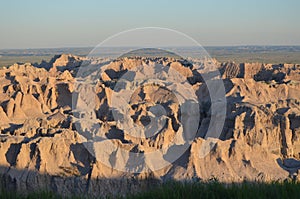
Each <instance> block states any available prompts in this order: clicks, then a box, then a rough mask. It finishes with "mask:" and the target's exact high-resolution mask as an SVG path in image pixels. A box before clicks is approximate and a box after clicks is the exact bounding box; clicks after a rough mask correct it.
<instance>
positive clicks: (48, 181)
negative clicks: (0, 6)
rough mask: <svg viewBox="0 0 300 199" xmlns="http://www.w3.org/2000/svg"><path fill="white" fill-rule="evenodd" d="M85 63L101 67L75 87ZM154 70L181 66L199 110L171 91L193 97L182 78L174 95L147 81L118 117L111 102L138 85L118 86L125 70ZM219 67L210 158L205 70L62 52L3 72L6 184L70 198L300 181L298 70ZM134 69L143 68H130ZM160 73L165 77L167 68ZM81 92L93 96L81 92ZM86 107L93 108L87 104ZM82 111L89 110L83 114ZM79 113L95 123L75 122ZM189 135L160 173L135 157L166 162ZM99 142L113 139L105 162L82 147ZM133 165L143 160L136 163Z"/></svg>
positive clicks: (1, 151) (0, 158) (0, 126)
mask: <svg viewBox="0 0 300 199" xmlns="http://www.w3.org/2000/svg"><path fill="white" fill-rule="evenodd" d="M82 64H83V65H89V64H94V65H95V67H97V64H99V65H101V70H99V71H96V78H95V79H96V80H97V81H95V82H93V83H94V84H93V87H90V86H84V85H82V86H80V87H76V82H77V75H78V72H79V67H80V66H82ZM154 64H160V65H161V66H162V67H168V68H169V69H172V70H176V71H177V72H178V74H179V76H181V77H182V78H183V79H186V83H187V84H189V87H190V88H191V89H192V91H194V94H195V96H196V98H197V100H198V104H199V106H198V107H197V109H193V108H192V109H182V106H183V105H182V103H180V98H179V97H178V96H177V95H176V94H174V92H173V90H172V89H175V90H177V91H179V93H184V94H186V92H188V91H187V90H185V89H183V87H180V84H182V82H179V81H178V82H172V84H170V85H169V88H172V89H169V88H168V87H167V88H166V87H163V86H162V85H159V84H155V83H153V82H152V83H151V82H149V83H148V84H145V85H143V86H141V87H138V88H136V89H134V91H133V92H132V93H131V95H130V96H129V97H128V99H129V100H128V102H126V103H128V106H127V108H126V110H124V111H123V112H122V111H120V110H119V111H118V112H116V111H115V112H114V110H113V109H112V108H111V107H112V106H113V105H114V103H115V102H114V101H113V97H112V96H118V93H121V92H122V89H125V90H126V89H129V90H130V88H131V87H132V82H130V81H124V82H121V83H120V84H118V82H120V81H119V80H120V79H121V78H122V77H124V75H125V74H127V73H128V71H131V75H132V77H142V76H145V75H147V74H149V73H150V72H151V71H150V72H149V71H148V69H147V66H151V65H154ZM216 64H217V66H218V70H219V71H220V77H221V78H222V79H223V84H224V88H225V92H226V93H225V94H226V96H225V97H226V105H225V106H226V118H225V123H224V124H223V130H222V132H221V134H220V136H218V139H215V142H216V143H215V145H214V147H212V149H211V151H210V152H209V153H208V154H206V155H205V156H204V157H203V156H201V150H200V149H201V147H202V146H203V145H205V144H206V143H208V142H210V141H209V139H207V136H206V135H208V134H209V133H210V132H208V126H209V123H210V120H211V118H212V114H213V112H212V111H211V100H210V98H209V96H210V95H209V91H208V90H207V85H206V82H205V81H204V80H203V78H202V75H205V73H206V71H205V70H203V71H198V72H197V73H196V72H195V69H194V68H195V67H194V66H193V64H191V63H189V62H187V61H183V60H180V59H179V58H166V57H163V58H145V57H135V58H126V57H125V58H120V59H118V60H114V61H109V60H89V59H87V58H83V57H78V56H73V55H59V56H55V57H54V58H53V59H52V60H51V61H50V62H49V63H47V64H45V63H44V65H43V66H39V67H37V66H33V65H31V64H14V65H12V66H10V67H8V68H3V69H1V70H0V88H1V90H0V132H1V137H0V140H1V142H0V172H1V178H2V179H1V181H2V182H3V183H4V186H7V187H8V188H14V189H17V190H27V191H28V190H29V191H30V190H36V189H40V188H45V187H46V188H48V189H50V190H54V191H57V192H59V193H64V194H68V193H85V192H86V191H88V192H90V193H92V194H94V195H98V194H102V195H106V194H119V193H125V192H126V191H130V192H132V191H136V190H140V189H143V187H146V186H147V185H149V183H152V182H153V183H158V182H161V181H166V180H169V179H176V180H194V179H199V180H209V179H211V178H217V179H219V180H220V181H222V182H232V181H236V182H240V181H243V180H249V181H254V180H261V181H273V180H283V179H286V178H295V179H297V178H299V175H298V173H299V169H300V162H299V160H300V139H299V136H300V105H299V103H300V66H299V65H294V64H292V65H291V64H282V65H272V64H261V63H254V64H250V63H242V64H236V63H216ZM138 66H143V67H144V69H145V68H146V69H145V70H144V71H137V70H133V69H134V68H135V67H138ZM86 67H88V66H86ZM149 70H150V69H149ZM159 75H160V76H159V77H161V78H168V77H169V76H168V75H169V73H164V72H163V71H162V72H161V73H160V74H159ZM95 79H94V80H95ZM116 85H118V86H119V87H118V89H119V90H118V89H116ZM89 89H91V90H89ZM80 91H84V92H83V93H89V92H92V93H94V94H95V96H89V95H82V92H80ZM124 95H125V94H124ZM124 95H122V96H124ZM87 101H88V102H91V104H92V106H90V105H89V104H87V105H86V102H87ZM74 104H75V107H74ZM77 105H80V106H79V107H83V106H84V105H86V109H85V111H86V113H85V115H84V116H82V114H83V112H82V110H77V109H76V106H77ZM91 107H92V108H91ZM189 107H192V106H189ZM198 109H199V111H198ZM185 110H188V111H189V113H190V114H192V113H193V110H197V111H198V112H197V114H198V115H199V121H198V123H199V124H197V126H199V127H198V128H197V129H196V132H189V129H191V128H187V127H184V125H182V124H183V122H184V121H183V120H184V117H183V115H184V114H185V112H184V111H185ZM124 113H126V114H125V116H124ZM118 114H119V115H121V116H119V115H118ZM197 114H195V115H197ZM122 116H124V118H122ZM81 117H84V118H91V120H87V121H83V120H82V121H79V119H80V118H81ZM116 117H118V119H119V120H120V121H121V120H122V119H124V120H125V119H127V120H128V123H126V122H125V123H122V124H120V123H119V122H118V121H116V120H118V119H116ZM153 118H155V119H157V120H153ZM188 119H193V118H188ZM91 121H92V124H97V125H98V130H97V131H95V132H91V131H90V129H91ZM195 121H196V120H195ZM159 122H161V123H159ZM129 124H130V125H132V126H130V125H129ZM137 126H138V127H140V128H139V129H148V131H147V133H148V134H147V133H145V132H144V131H143V132H142V133H144V135H143V136H141V135H140V134H138V135H139V136H137V134H135V133H136V132H134V131H133V130H132V129H133V128H135V127H137ZM157 129H159V131H158V132H155V130H157ZM189 133H191V134H192V133H194V136H193V138H192V141H191V142H190V143H189V144H190V145H189V146H188V147H187V148H186V150H185V151H184V153H182V154H179V155H178V156H177V157H176V158H175V159H174V160H175V161H170V164H167V165H166V166H165V167H162V168H160V169H153V168H156V167H155V165H152V164H153V162H151V161H150V160H149V159H147V158H148V157H147V156H145V158H144V159H140V158H137V157H135V156H134V157H132V156H131V154H147V153H151V152H153V151H156V150H161V151H162V153H161V157H160V158H162V159H164V160H165V161H167V160H168V158H167V157H166V154H167V152H166V151H167V150H170V147H171V146H172V145H174V143H175V145H174V146H180V145H183V144H184V143H185V142H184V140H185V139H187V137H189ZM97 136H98V137H102V138H105V139H106V141H109V143H110V145H106V146H107V151H108V152H110V153H108V154H106V157H104V159H105V160H106V161H101V160H103V159H100V160H99V159H98V158H97V154H100V155H103V154H104V153H102V152H101V150H104V149H103V147H100V148H99V146H97V145H94V146H91V148H92V149H91V148H89V145H88V144H86V142H88V141H89V140H94V139H95V137H97ZM189 139H190V138H189ZM109 147H111V148H109ZM108 148H109V149H108ZM121 149H122V150H121ZM165 149H166V150H165ZM91 150H94V153H93V152H91ZM105 150H106V149H105ZM123 151H127V152H130V153H126V152H123ZM136 158H137V159H136ZM158 158H159V157H158ZM135 160H142V161H141V162H136V163H134V161H135ZM149 162H150V163H149ZM118 164H121V165H118ZM157 164H158V163H157ZM124 165H134V166H133V168H132V170H130V171H131V172H125V171H124V170H118V168H120V167H119V166H124ZM140 171H142V172H140ZM136 180H140V183H137V182H136Z"/></svg>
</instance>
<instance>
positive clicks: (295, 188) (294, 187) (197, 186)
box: [0, 181, 300, 199]
mask: <svg viewBox="0 0 300 199" xmlns="http://www.w3.org/2000/svg"><path fill="white" fill-rule="evenodd" d="M0 198H28V199H29V198H61V197H59V196H57V195H55V194H52V193H50V192H37V193H31V194H30V195H28V196H26V197H25V196H23V197H21V196H20V195H18V194H16V193H15V192H7V191H4V190H2V191H1V193H0ZM77 198H78V197H77ZM128 198H136V199H137V198H149V199H150V198H209V199H211V198H222V199H223V198H255V199H258V198H272V199H273V198H300V183H293V182H285V183H278V182H274V183H269V184H266V183H246V182H245V183H242V184H230V185H225V184H221V183H219V182H215V181H213V182H209V183H180V182H169V183H166V184H164V185H162V186H160V187H158V188H154V189H151V190H149V191H147V192H142V193H138V194H134V195H130V196H128Z"/></svg>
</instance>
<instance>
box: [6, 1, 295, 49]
mask: <svg viewBox="0 0 300 199" xmlns="http://www.w3.org/2000/svg"><path fill="white" fill-rule="evenodd" d="M299 19H300V1H299V0H252V1H250V0H249V1H245V0H220V1H217V0H206V1H201V0H198V1H196V0H193V1H183V0H182V1H179V0H173V1H167V0H160V1H154V0H152V1H150V0H148V1H146V0H111V1H108V0H107V1H100V0H98V1H96V0H90V1H89V0H87V1H83V0H82V1H79V0H73V1H68V0H51V1H42V0H26V1H25V0H19V1H17V0H7V1H5V0H1V2H0V24H1V29H0V30H1V31H0V49H5V48H48V47H80V46H95V45H97V44H98V43H99V42H101V41H102V40H104V39H105V38H107V37H109V36H111V35H113V34H116V33H118V32H120V31H124V30H127V29H132V28H137V27H144V26H158V27H164V28H171V29H175V30H178V31H181V32H183V33H185V34H187V35H189V36H191V37H193V38H194V39H196V40H197V41H198V42H199V43H200V44H202V45H205V46H208V45H209V46H210V45H300V22H299Z"/></svg>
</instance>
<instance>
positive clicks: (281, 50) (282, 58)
mask: <svg viewBox="0 0 300 199" xmlns="http://www.w3.org/2000/svg"><path fill="white" fill-rule="evenodd" d="M204 48H205V49H206V50H207V52H208V53H209V54H210V56H211V57H214V58H216V59H217V60H218V61H219V62H224V61H234V62H237V63H241V62H264V63H300V46H213V47H212V46H208V47H204ZM92 49H93V48H91V47H86V48H44V49H7V50H0V66H8V65H11V64H13V63H15V62H31V63H34V62H41V61H42V60H46V61H49V60H50V58H52V57H53V56H54V55H57V54H63V53H71V54H76V55H79V56H85V55H87V54H89V52H90V51H91V50H92ZM131 49H132V48H130V47H127V48H126V47H124V48H109V47H107V48H104V49H103V50H104V52H101V55H102V56H106V57H111V56H114V55H120V54H123V53H126V52H128V51H130V50H131ZM174 49H175V48H174ZM176 49H177V50H178V51H182V52H185V54H190V55H191V56H193V55H194V53H195V48H192V47H180V48H176Z"/></svg>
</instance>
